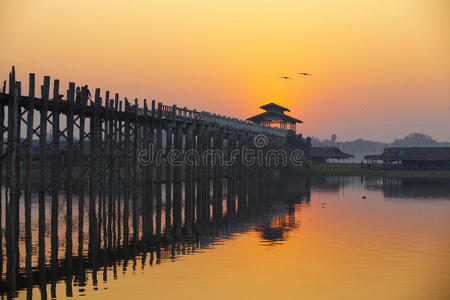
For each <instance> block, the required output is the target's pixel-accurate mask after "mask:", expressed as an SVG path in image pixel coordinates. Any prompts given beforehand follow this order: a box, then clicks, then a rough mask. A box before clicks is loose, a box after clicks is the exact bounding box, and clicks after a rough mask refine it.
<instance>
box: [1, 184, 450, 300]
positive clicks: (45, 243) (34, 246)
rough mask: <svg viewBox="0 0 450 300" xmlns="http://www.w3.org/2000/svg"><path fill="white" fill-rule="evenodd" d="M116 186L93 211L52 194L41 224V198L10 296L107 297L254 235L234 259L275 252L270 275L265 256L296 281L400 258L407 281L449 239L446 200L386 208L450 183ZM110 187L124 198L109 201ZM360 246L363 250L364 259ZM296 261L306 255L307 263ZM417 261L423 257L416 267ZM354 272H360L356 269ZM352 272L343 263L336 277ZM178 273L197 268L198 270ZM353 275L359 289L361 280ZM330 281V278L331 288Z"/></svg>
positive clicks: (82, 200) (6, 281) (444, 192)
mask: <svg viewBox="0 0 450 300" xmlns="http://www.w3.org/2000/svg"><path fill="white" fill-rule="evenodd" d="M115 180H116V179H114V183H116V184H115V185H113V188H112V189H106V188H105V186H102V188H101V189H100V191H98V194H97V198H96V201H94V202H90V198H89V197H88V196H86V197H85V195H84V192H83V191H78V193H76V194H73V195H68V194H64V193H62V192H60V193H59V195H58V199H59V202H58V205H57V206H56V205H55V203H54V201H52V200H53V199H52V197H50V198H49V199H46V201H45V203H44V204H45V207H46V209H45V210H42V211H41V215H40V212H39V210H38V208H39V205H42V203H40V202H39V197H38V195H34V197H33V198H32V207H31V208H32V210H31V213H32V216H31V217H32V218H31V219H32V223H31V225H30V226H31V236H32V239H31V240H28V238H27V237H28V236H29V235H27V234H26V233H25V232H22V231H21V233H20V244H19V249H20V254H21V255H20V261H19V268H18V276H17V277H16V278H15V279H16V280H15V281H11V280H10V279H11V277H10V276H7V274H6V272H4V270H6V264H7V259H6V257H5V256H3V257H1V259H2V260H1V264H0V266H1V268H2V269H1V271H2V273H1V274H2V277H1V282H0V287H1V292H0V294H1V295H2V296H3V297H5V298H6V297H13V296H15V295H17V293H19V295H20V296H21V297H27V298H28V299H31V298H32V297H35V298H41V299H47V298H63V297H76V296H84V295H88V294H91V293H92V290H99V293H101V291H100V290H106V289H109V288H110V287H111V286H110V285H112V281H114V280H116V279H119V278H124V277H125V276H127V277H129V276H131V274H135V273H136V274H141V273H143V272H144V270H146V271H147V270H149V268H151V267H155V266H158V265H165V264H166V263H169V262H177V265H178V264H179V263H178V262H179V261H180V260H181V261H183V260H185V258H186V257H187V256H189V255H194V254H196V253H201V252H206V251H208V249H212V248H215V250H214V251H210V252H209V255H212V254H211V253H213V252H216V251H219V252H220V249H219V248H220V247H216V246H217V245H225V244H227V243H228V242H229V241H231V240H233V241H236V240H237V237H242V236H246V237H248V236H251V237H252V238H254V239H256V241H257V242H255V243H254V245H251V246H248V245H247V248H245V247H244V248H239V246H236V247H238V249H239V250H237V251H238V252H237V253H235V255H234V257H239V259H240V260H241V261H240V262H239V264H241V263H243V262H242V261H245V260H249V259H251V257H252V255H253V252H258V251H259V250H257V249H256V247H257V248H258V249H264V251H265V250H271V251H280V252H278V253H277V255H274V256H273V257H270V258H269V257H266V256H264V254H261V253H259V255H260V258H261V262H264V264H262V263H261V264H262V266H264V267H267V266H266V265H265V263H267V260H269V261H270V259H274V260H279V261H278V263H281V264H283V262H284V260H286V261H288V263H286V264H287V265H288V266H290V265H291V264H293V265H292V268H289V267H287V266H285V269H284V270H285V271H286V272H294V273H296V272H298V270H299V269H300V266H299V265H301V266H302V268H303V267H305V268H304V271H305V272H310V271H311V270H314V272H317V274H322V269H323V268H329V269H333V268H334V266H335V264H336V262H335V261H334V260H330V261H329V262H328V263H327V259H329V257H334V256H337V257H341V259H342V263H343V265H345V266H348V265H349V264H353V263H354V262H353V260H356V261H358V260H361V261H360V262H359V265H360V266H368V265H371V264H372V262H373V261H372V260H374V262H373V266H371V267H367V269H363V271H366V272H367V273H364V274H365V275H366V276H371V275H372V273H373V274H376V272H377V270H378V268H379V267H381V266H382V265H383V264H384V263H385V260H389V259H391V257H395V256H396V255H398V256H399V257H400V258H396V259H395V260H391V261H389V263H388V265H389V266H390V268H391V266H392V264H399V263H400V261H401V260H400V259H402V258H403V257H409V258H410V259H411V260H408V261H407V263H405V266H406V267H405V269H402V271H405V273H404V274H403V273H400V274H402V275H405V274H406V273H408V272H414V270H417V269H419V267H420V266H417V265H414V266H415V268H416V269H413V270H411V269H408V267H407V266H409V265H410V264H411V263H414V262H422V261H426V262H427V263H428V262H429V263H433V261H434V260H436V261H437V260H438V259H439V257H444V258H445V257H447V258H448V245H449V244H448V242H447V241H448V238H446V237H445V236H446V231H448V229H446V228H448V226H447V227H445V225H446V224H447V225H448V222H447V223H444V222H443V221H439V222H438V221H436V222H435V223H433V222H431V221H430V220H444V219H445V217H446V216H447V217H448V209H447V208H448V202H446V201H441V202H439V203H438V204H440V205H441V206H442V208H439V207H436V208H432V207H430V206H429V205H428V203H430V201H420V202H417V203H416V202H414V201H408V202H406V201H405V202H402V203H401V205H398V206H396V205H395V204H396V202H395V201H385V200H386V199H394V198H399V199H426V198H433V199H437V200H448V199H450V197H449V196H450V182H449V180H448V179H411V178H407V179H399V178H365V177H363V178H361V177H292V178H284V177H279V178H276V177H275V178H274V177H269V176H262V177H255V178H247V179H245V180H202V181H185V182H176V181H173V182H168V183H161V184H153V186H146V185H142V186H139V188H138V189H137V190H133V189H130V190H125V189H121V188H120V187H119V181H115ZM103 188H105V189H103ZM113 189H116V190H117V191H116V192H112V193H111V194H109V193H108V191H112V190H113ZM117 195H119V196H117ZM362 195H367V199H362V197H361V196H362ZM72 198H73V199H72ZM412 202H413V203H412ZM22 203H23V201H21V204H22ZM52 203H53V205H52ZM407 203H409V205H407ZM385 204H386V205H387V206H388V208H386V206H384V205H385ZM55 207H57V208H58V209H57V210H56V214H55V210H54V209H55ZM323 208H327V209H323ZM446 209H447V211H446ZM21 212H24V209H21ZM305 212H306V213H305ZM42 213H44V214H42ZM70 216H72V217H70ZM3 217H4V216H3ZM20 218H21V219H20V221H21V222H20V226H21V228H25V226H24V223H23V221H24V220H25V218H24V215H20ZM3 219H4V218H3ZM72 219H73V223H72V222H71V221H70V220H72ZM447 219H448V218H447ZM55 227H57V228H55ZM305 227H307V228H308V229H307V230H305ZM43 228H45V230H43ZM411 228H414V230H411ZM447 236H448V235H447ZM293 242H294V246H293V245H292V243H293ZM290 243H291V244H290ZM27 244H29V245H31V247H27ZM280 245H283V246H282V247H280ZM443 245H444V246H443ZM4 246H5V245H3V247H4ZM285 246H288V247H285ZM27 249H29V250H27ZM249 249H250V250H249ZM280 249H284V250H283V251H284V252H283V251H281V250H280ZM286 249H287V250H286ZM361 249H367V253H364V252H361ZM228 250H230V248H228ZM250 251H251V253H250V254H246V253H247V252H250ZM414 251H416V252H414ZM299 253H302V255H306V256H304V260H301V259H300V258H301V257H303V256H301V255H300V254H299ZM352 253H353V254H355V255H356V256H355V255H353V254H352ZM387 253H388V254H389V255H390V256H388V255H387ZM417 253H424V256H423V257H422V256H420V257H417V258H415V257H414V255H418V254H417ZM321 254H322V256H321ZM363 254H365V255H367V258H365V256H364V255H363ZM246 255H247V256H246ZM284 255H287V256H284ZM296 255H297V256H296ZM346 255H348V256H349V257H350V258H347V257H346ZM358 255H359V256H358ZM412 257H414V259H413V258H412ZM216 259H217V258H216ZM228 259H230V258H229V257H228ZM364 259H365V260H364ZM377 259H378V260H377ZM424 259H425V260H424ZM259 262H260V261H258V263H259ZM295 262H297V265H295ZM213 263H216V261H213ZM229 263H232V262H231V261H225V262H220V261H219V262H217V264H218V265H217V266H218V267H219V266H224V265H228V264H229ZM306 265H307V267H306ZM268 266H270V263H269V264H268ZM276 266H277V264H276V263H274V264H273V265H272V267H273V268H276ZM352 266H353V265H352ZM354 266H356V268H357V267H358V263H355V265H354ZM194 268H195V267H194ZM352 269H353V267H352V268H348V269H346V268H344V266H342V268H341V269H340V271H341V272H348V270H352ZM182 270H185V271H186V270H188V271H189V272H191V271H195V270H192V267H191V268H189V269H182ZM275 270H276V269H275ZM308 270H309V271H308ZM152 271H155V270H152ZM241 271H242V270H241ZM363 271H362V270H361V269H359V270H358V272H360V273H361V272H363ZM382 271H383V272H385V270H382ZM150 273H151V272H150ZM331 273H332V272H331ZM331 273H330V274H331ZM441 273H442V272H440V271H439V270H437V271H436V274H441ZM158 274H159V273H158ZM252 274H253V276H257V273H252ZM383 274H384V273H383ZM414 274H415V275H414V276H416V277H418V276H424V273H420V274H416V273H414ZM279 275H280V274H279ZM303 275H305V274H303ZM425 275H427V274H425ZM170 276H173V274H172V275H170ZM205 276H207V275H205ZM233 276H234V275H233ZM280 276H281V275H280ZM321 276H322V275H321ZM350 276H353V275H352V274H350ZM358 276H359V275H358ZM358 276H356V275H355V278H354V279H353V280H356V281H357V280H358ZM383 276H384V275H383ZM258 278H259V277H258ZM312 278H314V277H312ZM418 278H419V277H418ZM230 280H231V281H233V282H234V281H235V279H230ZM260 280H262V279H261V278H260ZM273 280H276V279H273ZM334 280H336V279H332V280H331V279H330V278H328V279H326V280H324V282H326V283H330V282H333V281H334ZM316 282H320V280H317V278H316V279H315V280H314V281H313V279H311V281H310V282H309V284H312V285H314V284H315V283H316ZM344 283H345V282H344ZM165 284H166V285H170V284H171V283H170V282H166V283H165ZM122 288H123V286H122ZM409 288H410V287H409ZM149 290H150V288H149ZM129 292H130V293H132V291H129ZM105 295H106V294H105ZM291 296H292V295H291Z"/></svg>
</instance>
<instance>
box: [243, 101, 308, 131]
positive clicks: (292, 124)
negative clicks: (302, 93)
mask: <svg viewBox="0 0 450 300" xmlns="http://www.w3.org/2000/svg"><path fill="white" fill-rule="evenodd" d="M260 108H261V109H264V110H265V112H263V113H260V114H259V115H256V116H253V117H250V118H248V119H247V120H249V121H252V122H253V123H257V124H261V125H264V126H271V127H278V128H281V129H284V130H289V131H293V132H295V131H296V124H297V123H303V121H302V120H299V119H296V118H293V117H291V116H288V115H286V114H285V113H284V112H286V111H288V112H290V110H289V109H288V108H286V107H283V106H280V105H278V104H275V103H269V104H266V105H263V106H261V107H260Z"/></svg>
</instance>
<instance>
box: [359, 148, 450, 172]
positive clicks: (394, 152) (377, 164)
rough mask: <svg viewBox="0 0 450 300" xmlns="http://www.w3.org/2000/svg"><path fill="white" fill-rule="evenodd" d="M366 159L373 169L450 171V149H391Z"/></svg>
mask: <svg viewBox="0 0 450 300" xmlns="http://www.w3.org/2000/svg"><path fill="white" fill-rule="evenodd" d="M364 159H365V161H366V166H368V167H369V168H373V169H403V170H450V147H391V148H386V149H384V151H383V153H382V154H373V155H366V156H364Z"/></svg>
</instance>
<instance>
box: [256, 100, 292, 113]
mask: <svg viewBox="0 0 450 300" xmlns="http://www.w3.org/2000/svg"><path fill="white" fill-rule="evenodd" d="M259 108H261V109H264V110H267V111H273V110H276V111H281V112H284V111H288V112H290V110H289V109H288V108H286V107H283V106H281V105H278V104H275V103H273V102H271V103H268V104H265V105H263V106H260V107H259Z"/></svg>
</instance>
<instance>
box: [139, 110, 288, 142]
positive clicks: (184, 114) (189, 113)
mask: <svg viewBox="0 0 450 300" xmlns="http://www.w3.org/2000/svg"><path fill="white" fill-rule="evenodd" d="M143 113H144V110H143V109H141V108H139V109H138V114H143ZM154 115H155V116H157V117H159V118H162V119H171V120H178V121H204V122H208V123H211V124H215V125H219V126H222V127H227V128H234V129H241V130H247V131H251V132H255V133H263V134H268V135H273V136H279V137H286V136H287V131H286V130H283V129H280V128H275V127H270V126H263V125H260V124H256V123H253V122H250V121H248V120H241V119H238V118H231V117H227V116H223V115H219V114H215V113H210V112H207V111H201V112H199V111H197V110H196V109H194V110H191V109H188V108H186V107H183V108H180V107H177V106H176V105H173V106H169V105H164V104H162V103H161V102H159V103H158V108H157V111H156V112H155V114H154Z"/></svg>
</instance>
